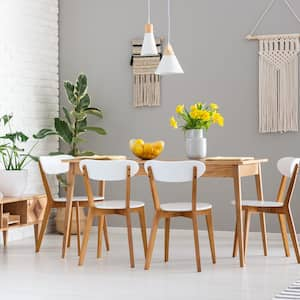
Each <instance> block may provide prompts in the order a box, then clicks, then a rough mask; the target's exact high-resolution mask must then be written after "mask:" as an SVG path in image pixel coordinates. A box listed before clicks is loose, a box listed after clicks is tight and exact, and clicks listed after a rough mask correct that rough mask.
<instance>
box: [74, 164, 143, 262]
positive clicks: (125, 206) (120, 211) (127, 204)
mask: <svg viewBox="0 0 300 300" xmlns="http://www.w3.org/2000/svg"><path fill="white" fill-rule="evenodd" d="M80 168H81V170H82V171H83V176H84V184H85V188H86V192H87V196H88V202H89V211H88V217H87V221H86V227H85V231H84V237H83V241H82V247H81V249H82V250H81V253H80V259H79V265H83V263H84V259H85V255H86V250H87V244H88V240H89V235H90V230H91V226H92V223H93V219H94V217H96V216H97V217H99V221H100V224H101V225H100V227H99V228H100V232H99V234H100V235H101V230H102V228H103V220H104V217H105V216H106V215H115V214H116V215H123V216H125V217H126V223H127V232H128V244H129V256H130V266H131V267H132V268H134V251H133V241H132V227H131V213H134V212H136V213H138V214H139V218H140V223H141V231H142V240H143V246H144V254H145V256H146V251H147V234H146V222H145V212H144V203H143V202H139V201H132V200H131V195H130V194H131V188H130V183H131V177H133V176H135V175H136V174H137V172H138V170H139V165H138V163H137V162H135V161H132V160H111V161H103V160H101V161H100V160H89V159H86V160H82V161H81V162H80ZM92 180H97V181H99V180H103V181H108V182H110V181H112V182H113V181H125V182H126V193H125V200H104V201H103V202H101V203H97V202H95V201H94V197H93V192H92V187H91V181H92Z"/></svg>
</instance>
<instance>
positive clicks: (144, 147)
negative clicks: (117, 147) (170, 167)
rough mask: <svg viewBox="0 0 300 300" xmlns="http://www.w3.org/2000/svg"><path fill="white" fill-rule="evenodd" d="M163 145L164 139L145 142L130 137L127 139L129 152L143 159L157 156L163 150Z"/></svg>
mask: <svg viewBox="0 0 300 300" xmlns="http://www.w3.org/2000/svg"><path fill="white" fill-rule="evenodd" d="M164 147H165V142H164V141H156V142H153V143H146V142H144V141H143V140H142V139H131V140H130V141H129V148H130V150H131V152H132V153H133V154H134V155H135V156H136V157H138V158H140V159H143V160H147V159H154V158H156V157H158V156H159V155H160V154H161V153H162V152H163V150H164Z"/></svg>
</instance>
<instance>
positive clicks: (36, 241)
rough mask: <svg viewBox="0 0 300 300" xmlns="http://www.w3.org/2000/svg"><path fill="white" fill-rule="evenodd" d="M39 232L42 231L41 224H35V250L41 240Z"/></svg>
mask: <svg viewBox="0 0 300 300" xmlns="http://www.w3.org/2000/svg"><path fill="white" fill-rule="evenodd" d="M39 231H40V224H34V225H33V232H34V242H35V249H36V247H37V243H38V239H39Z"/></svg>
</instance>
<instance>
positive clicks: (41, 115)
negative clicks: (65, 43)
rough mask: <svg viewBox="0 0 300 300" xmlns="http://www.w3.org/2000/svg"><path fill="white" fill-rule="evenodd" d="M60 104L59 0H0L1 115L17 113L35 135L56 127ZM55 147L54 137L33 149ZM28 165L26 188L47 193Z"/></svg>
mask: <svg viewBox="0 0 300 300" xmlns="http://www.w3.org/2000/svg"><path fill="white" fill-rule="evenodd" d="M58 109H59V104H58V0H0V115H3V114H5V113H13V114H14V121H13V124H14V127H15V128H16V129H21V130H22V131H24V133H26V134H27V135H32V134H33V133H35V132H37V131H38V130H39V129H41V128H43V127H52V126H53V118H54V117H55V116H57V115H58ZM32 142H33V140H32ZM28 146H29V147H30V144H28ZM57 149H58V140H57V138H56V137H51V138H48V139H47V140H44V141H42V142H41V143H40V144H39V145H38V147H37V148H36V150H37V151H36V152H35V154H47V153H48V152H50V151H57ZM28 169H29V181H28V188H27V192H28V193H39V192H43V188H42V185H41V181H40V176H39V173H38V169H37V165H36V164H35V163H31V164H30V165H29V166H28Z"/></svg>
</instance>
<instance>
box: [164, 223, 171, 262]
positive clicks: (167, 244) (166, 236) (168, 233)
mask: <svg viewBox="0 0 300 300" xmlns="http://www.w3.org/2000/svg"><path fill="white" fill-rule="evenodd" d="M170 221H171V219H170V218H165V262H167V261H168V260H169V242H170Z"/></svg>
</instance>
